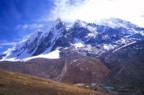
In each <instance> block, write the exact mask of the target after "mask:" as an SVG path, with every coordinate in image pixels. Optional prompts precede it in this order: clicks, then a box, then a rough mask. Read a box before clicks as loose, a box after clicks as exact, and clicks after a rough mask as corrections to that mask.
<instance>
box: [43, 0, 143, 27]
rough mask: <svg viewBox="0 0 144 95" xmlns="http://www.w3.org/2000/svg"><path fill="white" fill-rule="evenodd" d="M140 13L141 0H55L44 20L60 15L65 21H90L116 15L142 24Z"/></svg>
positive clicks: (53, 18)
mask: <svg viewBox="0 0 144 95" xmlns="http://www.w3.org/2000/svg"><path fill="white" fill-rule="evenodd" d="M73 2H74V3H73ZM142 15H144V6H143V0H55V7H54V8H53V9H52V10H51V11H50V13H49V14H48V16H45V17H44V20H48V21H50V20H55V19H56V18H57V17H60V18H62V20H64V21H67V22H73V21H75V20H76V19H81V20H84V21H88V22H92V21H95V20H97V19H101V18H110V17H117V18H121V19H124V20H128V21H131V22H133V23H135V24H138V25H141V26H142V25H143V22H144V17H142ZM143 26H144V25H143Z"/></svg>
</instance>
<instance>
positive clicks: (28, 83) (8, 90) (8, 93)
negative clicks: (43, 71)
mask: <svg viewBox="0 0 144 95" xmlns="http://www.w3.org/2000/svg"><path fill="white" fill-rule="evenodd" d="M0 95H107V94H105V93H103V92H96V91H93V90H89V89H84V88H79V87H75V86H72V85H68V84H64V83H60V82H57V81H52V80H46V79H41V78H38V77H33V76H29V75H24V74H19V73H15V72H11V71H6V70H2V69H0Z"/></svg>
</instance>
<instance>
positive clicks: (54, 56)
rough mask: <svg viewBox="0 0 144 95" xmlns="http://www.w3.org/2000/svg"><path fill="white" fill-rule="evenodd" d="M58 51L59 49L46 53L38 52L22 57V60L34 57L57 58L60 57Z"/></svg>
mask: <svg viewBox="0 0 144 95" xmlns="http://www.w3.org/2000/svg"><path fill="white" fill-rule="evenodd" d="M59 52H60V51H59V50H55V51H52V52H50V53H48V54H40V55H38V56H33V57H28V58H24V59H22V61H28V60H31V59H35V58H48V59H59V58H60V55H59Z"/></svg>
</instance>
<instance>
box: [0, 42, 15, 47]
mask: <svg viewBox="0 0 144 95" xmlns="http://www.w3.org/2000/svg"><path fill="white" fill-rule="evenodd" d="M15 44H16V42H1V43H0V47H1V48H2V46H13V45H15Z"/></svg>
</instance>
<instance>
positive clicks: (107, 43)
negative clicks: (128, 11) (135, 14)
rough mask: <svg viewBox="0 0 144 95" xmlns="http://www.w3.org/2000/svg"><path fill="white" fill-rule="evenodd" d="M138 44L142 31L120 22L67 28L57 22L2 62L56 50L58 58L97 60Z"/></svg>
mask: <svg viewBox="0 0 144 95" xmlns="http://www.w3.org/2000/svg"><path fill="white" fill-rule="evenodd" d="M140 40H144V28H141V27H138V26H136V25H134V24H132V23H130V22H128V21H124V20H121V19H117V18H111V19H105V20H101V21H97V22H94V23H87V22H84V21H80V20H77V21H75V23H74V24H73V25H72V26H71V27H69V28H67V26H66V25H65V24H64V23H63V22H62V21H61V20H60V19H59V18H58V19H57V20H56V22H55V24H54V26H53V28H52V29H51V30H50V31H47V32H42V31H37V32H36V33H34V34H32V35H31V36H30V37H28V38H27V39H25V40H23V41H21V42H19V43H18V44H17V45H16V46H14V47H13V49H10V50H9V51H7V52H6V56H5V57H4V58H3V59H7V58H16V59H23V58H27V57H32V56H37V55H41V54H48V53H50V52H52V51H55V50H59V51H60V55H61V56H64V55H69V54H71V53H73V52H75V53H78V54H82V55H85V56H97V57H98V56H100V55H101V54H103V53H105V52H107V51H113V52H115V51H117V50H119V49H120V48H122V47H125V46H127V45H130V44H132V43H135V42H137V41H140Z"/></svg>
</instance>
